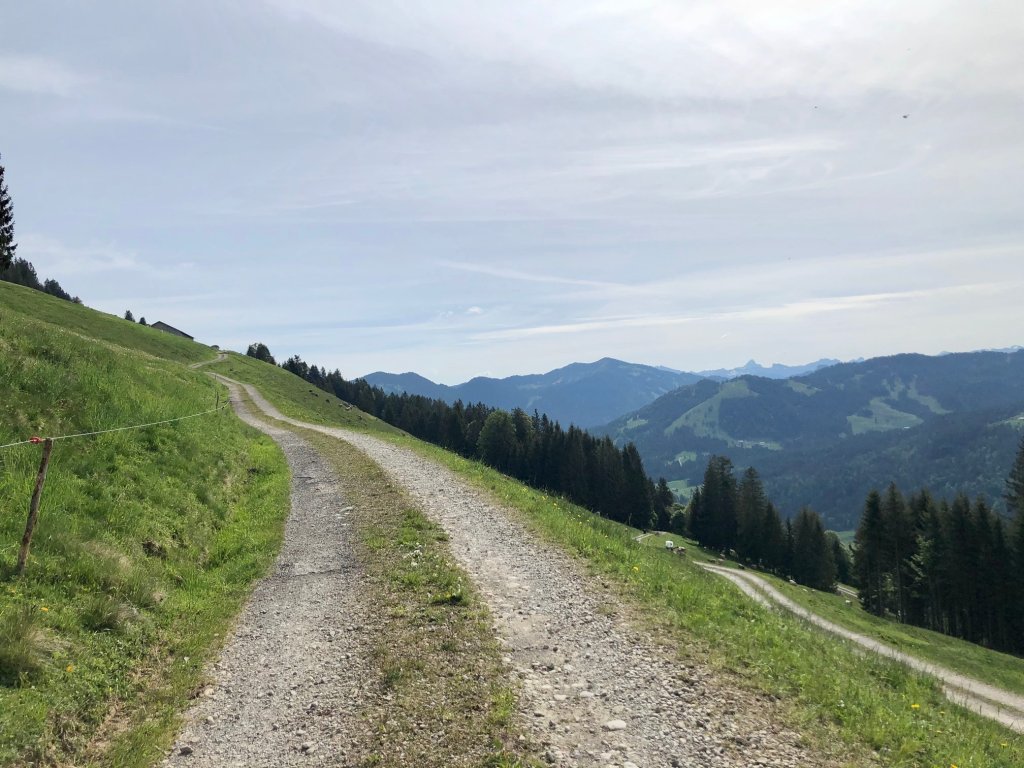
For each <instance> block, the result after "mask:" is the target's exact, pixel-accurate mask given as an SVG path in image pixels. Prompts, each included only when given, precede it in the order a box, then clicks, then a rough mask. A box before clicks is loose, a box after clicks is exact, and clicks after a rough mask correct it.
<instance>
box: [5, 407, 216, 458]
mask: <svg viewBox="0 0 1024 768" xmlns="http://www.w3.org/2000/svg"><path fill="white" fill-rule="evenodd" d="M229 405H231V403H230V401H229V402H227V403H224V405H221V406H218V407H217V408H211V409H210V410H208V411H201V412H199V413H190V414H189V415H188V416H178V417H177V418H174V419H163V420H162V421H151V422H148V423H146V424H131V425H129V426H127V427H113V428H111V429H97V430H93V431H92V432H78V433H76V434H74V435H57V436H55V437H33V438H31V439H29V440H19V441H17V442H14V443H7V444H6V445H0V450H3V449H4V448H13V447H15V446H17V445H28V444H29V443H41V442H43V441H44V440H70V439H72V438H74V437H90V436H92V435H106V434H108V433H110V432H125V431H127V430H130V429H142V428H144V427H155V426H157V425H159V424H173V423H174V422H176V421H184V420H185V419H194V418H196V417H197V416H207V415H209V414H211V413H216V412H217V411H222V410H224V409H225V408H227V407H228V406H229Z"/></svg>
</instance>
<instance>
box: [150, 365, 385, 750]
mask: <svg viewBox="0 0 1024 768" xmlns="http://www.w3.org/2000/svg"><path fill="white" fill-rule="evenodd" d="M229 386H232V389H233V390H234V391H233V392H232V404H233V406H234V408H235V411H236V412H237V413H238V415H239V416H240V417H241V418H242V419H243V420H244V421H246V422H247V423H249V424H251V425H252V426H254V427H256V428H257V429H259V430H261V431H262V432H264V433H266V434H267V435H269V436H270V437H271V438H273V439H274V441H275V442H277V443H278V445H280V447H281V448H282V449H283V451H284V453H285V456H286V458H287V460H288V465H289V467H290V468H291V472H292V487H291V499H292V509H291V514H290V515H289V517H288V521H287V523H286V528H285V537H284V543H283V546H282V549H281V552H280V554H279V556H278V558H277V561H276V563H275V565H274V567H273V571H272V572H271V573H270V574H269V575H268V576H266V577H265V578H264V579H262V580H261V581H260V582H259V583H258V585H257V586H256V588H255V590H254V591H253V594H252V596H251V598H250V600H249V602H248V603H247V605H246V607H245V608H244V610H243V612H242V614H241V617H240V619H239V621H238V624H237V626H236V628H235V630H234V632H233V635H232V637H231V638H230V639H229V640H228V641H227V642H226V644H225V647H224V649H223V651H222V653H221V655H220V658H219V659H218V660H217V661H216V662H215V663H214V664H213V665H212V667H211V669H210V675H211V677H212V681H211V683H210V685H209V686H208V687H207V688H206V689H205V690H204V691H203V692H202V693H201V694H200V696H199V697H198V698H197V699H196V701H195V702H194V704H193V706H192V707H191V708H190V709H189V711H188V713H187V714H186V716H185V726H184V728H183V730H182V732H181V733H180V735H179V737H178V739H177V741H176V744H175V747H174V750H173V752H172V753H171V755H170V756H169V757H168V758H167V759H166V760H165V761H164V765H168V766H211V767H212V766H218V767H221V766H291V765H302V766H316V765H348V764H355V763H357V762H359V760H360V759H362V756H363V755H364V750H365V748H366V745H367V744H368V743H369V741H370V739H371V736H370V735H369V734H368V733H367V725H366V721H365V717H364V714H363V713H364V711H365V710H366V708H367V707H368V705H369V704H370V702H371V701H372V699H373V697H374V696H375V695H376V691H375V688H374V686H375V683H374V681H375V679H376V677H375V675H374V673H373V672H372V665H371V663H370V661H369V660H368V649H369V647H370V644H371V643H370V640H371V637H372V626H373V623H374V620H373V615H374V611H373V610H372V609H371V608H370V604H369V603H370V601H369V599H368V596H367V595H366V594H365V592H364V589H363V588H362V586H361V584H360V572H361V568H360V565H359V563H358V558H357V553H356V547H355V543H354V536H355V533H354V531H353V524H352V522H351V521H350V519H349V517H350V514H351V512H352V510H351V507H348V506H347V505H346V500H345V498H344V496H343V494H342V492H341V488H340V486H339V483H338V480H337V478H336V476H335V475H334V473H333V472H332V471H331V469H330V468H329V466H328V465H327V464H326V462H325V461H324V460H323V459H322V458H321V457H320V456H319V454H318V453H317V452H316V451H315V450H313V448H311V447H310V446H309V445H308V444H307V443H306V442H305V441H303V440H302V439H301V438H299V437H297V436H296V435H294V434H293V433H292V432H289V431H287V430H284V429H280V428H278V427H273V426H270V425H267V424H264V423H263V422H261V421H259V420H257V419H256V418H255V417H254V416H253V415H252V414H251V413H249V411H248V409H247V408H246V406H245V405H244V403H242V402H241V401H240V399H239V398H238V397H237V390H236V389H235V388H234V386H233V385H229Z"/></svg>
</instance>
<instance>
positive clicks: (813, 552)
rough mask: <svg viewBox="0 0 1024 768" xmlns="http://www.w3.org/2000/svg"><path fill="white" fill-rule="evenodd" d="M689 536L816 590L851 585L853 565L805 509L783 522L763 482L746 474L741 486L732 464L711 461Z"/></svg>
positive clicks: (692, 508)
mask: <svg viewBox="0 0 1024 768" xmlns="http://www.w3.org/2000/svg"><path fill="white" fill-rule="evenodd" d="M688 525H689V533H690V534H691V535H692V536H693V538H695V539H696V540H697V541H698V542H699V543H700V544H701V545H702V546H706V547H709V548H712V549H717V550H720V551H728V550H734V551H735V554H736V556H737V557H738V558H739V559H740V560H742V561H743V562H746V563H749V564H751V565H755V566H757V567H759V568H761V569H763V570H767V571H772V572H774V573H777V574H779V575H781V576H787V577H789V578H791V579H793V581H795V582H797V583H798V584H804V585H806V586H808V587H812V588H814V589H822V590H832V589H833V588H834V587H835V584H836V581H837V580H838V581H844V582H845V581H848V580H849V577H850V561H849V556H848V554H847V552H846V548H845V547H844V546H843V544H842V543H841V542H840V541H839V538H838V537H837V536H836V534H834V533H832V532H826V531H825V527H824V526H823V525H822V522H821V518H820V517H819V516H818V514H817V513H816V512H814V511H813V510H812V509H810V508H808V507H803V508H802V509H801V510H800V511H799V512H797V514H796V517H794V518H793V519H792V520H786V521H785V522H783V520H782V518H781V517H780V515H779V513H778V511H777V510H776V508H775V505H774V504H772V502H771V501H769V499H768V496H767V495H766V494H765V491H764V486H763V485H762V483H761V478H760V476H759V475H758V473H757V470H755V469H754V468H752V467H751V468H748V469H747V470H746V471H745V472H744V473H743V477H742V478H741V479H740V480H739V481H738V482H737V480H736V477H735V474H734V471H733V465H732V461H730V460H729V459H728V458H726V457H725V456H713V457H712V458H711V460H710V461H709V462H708V465H707V469H706V470H705V472H704V482H703V484H702V485H701V487H700V488H699V489H698V490H697V491H695V492H694V494H693V498H692V499H691V501H690V506H689V510H688Z"/></svg>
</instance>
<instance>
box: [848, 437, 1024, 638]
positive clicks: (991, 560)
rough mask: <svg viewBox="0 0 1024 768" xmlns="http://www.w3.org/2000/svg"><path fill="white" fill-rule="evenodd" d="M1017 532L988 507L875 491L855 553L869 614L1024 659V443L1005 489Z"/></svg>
mask: <svg viewBox="0 0 1024 768" xmlns="http://www.w3.org/2000/svg"><path fill="white" fill-rule="evenodd" d="M1004 498H1005V501H1006V505H1007V508H1008V510H1009V511H1010V512H1011V513H1012V514H1013V520H1012V522H1010V523H1009V524H1007V523H1006V522H1004V520H1003V518H1001V517H1000V516H999V515H997V514H995V513H994V512H993V511H992V507H991V506H990V505H989V504H988V503H987V502H986V501H985V500H984V499H983V498H978V499H977V500H975V501H974V502H973V503H971V501H970V500H969V499H968V497H967V496H966V495H965V494H963V493H959V494H957V495H956V496H955V497H954V498H953V500H952V501H951V502H950V501H947V500H945V499H942V500H936V499H935V498H934V497H933V496H932V495H931V493H930V492H929V491H927V490H923V491H918V492H916V493H914V494H912V495H911V496H910V497H909V498H904V496H903V494H902V493H901V492H900V490H899V488H898V487H897V486H896V484H895V483H893V484H890V485H889V487H888V489H887V490H886V491H885V493H884V494H881V493H879V492H878V491H871V492H870V493H869V494H868V497H867V500H866V502H865V504H864V511H863V514H862V516H861V521H860V525H859V526H858V528H857V535H856V546H855V548H854V571H855V574H856V577H857V583H858V586H859V589H860V600H861V603H862V604H863V606H864V608H865V609H867V610H868V611H870V612H871V613H874V614H877V615H879V616H883V615H891V616H893V617H894V618H896V619H897V620H898V621H901V622H905V623H908V624H914V625H917V626H921V627H927V628H928V629H933V630H935V631H937V632H942V633H944V634H947V635H953V636H955V637H960V638H963V639H965V640H970V641H972V642H975V643H979V644H981V645H985V646H987V647H990V648H995V649H998V650H1002V651H1009V652H1011V653H1016V654H1024V439H1022V440H1021V442H1020V445H1019V448H1018V451H1017V457H1016V459H1015V461H1014V463H1013V466H1012V468H1011V470H1010V474H1009V476H1008V478H1007V480H1006V492H1005V496H1004Z"/></svg>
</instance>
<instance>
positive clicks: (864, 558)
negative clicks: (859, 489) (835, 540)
mask: <svg viewBox="0 0 1024 768" xmlns="http://www.w3.org/2000/svg"><path fill="white" fill-rule="evenodd" d="M854 541H855V543H856V549H855V550H854V553H853V567H854V573H855V574H856V575H857V584H858V585H859V588H860V601H861V604H862V605H863V606H864V609H865V610H867V611H869V612H871V613H874V614H876V615H878V616H881V615H882V613H883V612H884V610H885V601H884V589H883V584H884V582H883V579H884V564H883V557H884V555H883V552H884V548H885V525H884V522H883V519H882V497H881V496H880V495H879V494H878V491H874V490H873V491H871V492H870V493H869V494H868V498H867V501H865V502H864V512H863V514H862V515H861V518H860V525H859V526H858V527H857V535H856V537H855V539H854Z"/></svg>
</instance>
